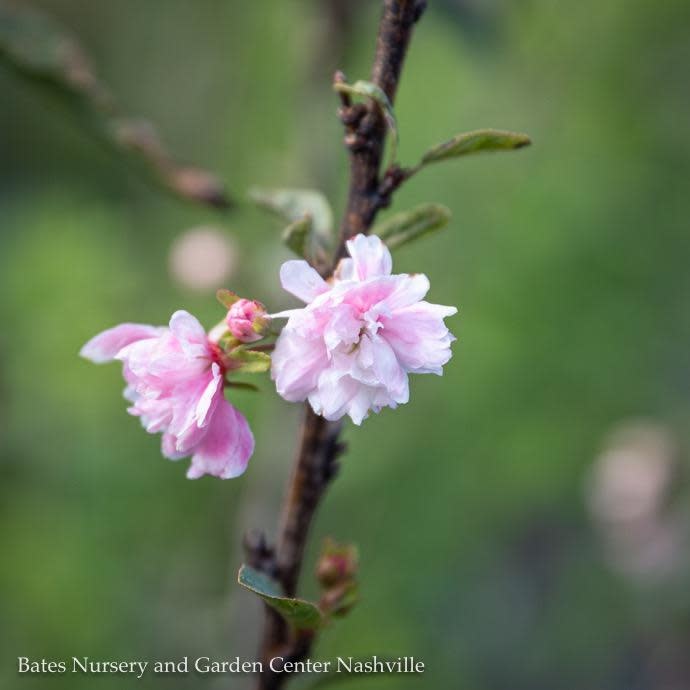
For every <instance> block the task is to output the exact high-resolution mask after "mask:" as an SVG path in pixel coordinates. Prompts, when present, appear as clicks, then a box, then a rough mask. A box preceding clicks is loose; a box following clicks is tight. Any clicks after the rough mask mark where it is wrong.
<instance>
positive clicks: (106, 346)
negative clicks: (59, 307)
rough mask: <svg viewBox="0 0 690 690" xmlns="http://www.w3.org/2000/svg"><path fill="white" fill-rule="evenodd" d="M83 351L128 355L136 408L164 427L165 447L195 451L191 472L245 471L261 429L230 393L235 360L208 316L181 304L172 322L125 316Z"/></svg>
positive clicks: (181, 453) (145, 419) (174, 456)
mask: <svg viewBox="0 0 690 690" xmlns="http://www.w3.org/2000/svg"><path fill="white" fill-rule="evenodd" d="M81 355H82V356H83V357H86V358H87V359H90V360H91V361H92V362H96V363H101V362H109V361H112V360H114V359H116V360H120V361H121V362H122V365H123V366H122V373H123V375H124V378H125V381H126V382H127V387H126V388H125V398H127V400H129V401H130V402H131V406H130V407H129V410H128V411H129V413H130V414H133V415H135V416H137V417H139V418H140V419H141V422H142V424H143V426H144V428H145V429H146V431H148V432H149V433H157V432H161V433H162V434H163V438H162V444H161V448H162V452H163V455H164V456H165V457H167V458H170V459H171V460H178V459H180V458H183V457H186V456H189V455H191V456H192V463H191V465H190V467H189V470H188V471H187V477H189V478H190V479H196V478H197V477H201V476H202V475H204V474H210V475H213V476H215V477H221V478H223V479H227V478H230V477H236V476H238V475H240V474H242V472H244V470H245V468H246V466H247V462H248V461H249V458H250V456H251V454H252V452H253V451H254V437H253V436H252V432H251V430H250V428H249V424H248V423H247V420H246V419H245V418H244V416H243V415H242V414H241V413H240V412H239V411H238V410H237V409H235V408H234V407H233V406H232V405H231V404H230V403H229V402H227V401H226V400H225V397H224V394H223V383H224V376H225V371H226V368H227V360H226V359H225V358H224V357H223V355H222V352H221V351H220V349H219V348H218V346H217V345H216V344H215V343H213V342H212V341H211V340H209V338H208V336H207V335H206V332H205V331H204V329H203V327H202V326H201V324H200V323H199V322H198V321H197V320H196V319H195V318H194V317H193V316H192V315H191V314H188V313H187V312H186V311H176V312H175V313H174V314H173V315H172V317H171V319H170V325H169V327H167V328H165V327H160V328H157V327H154V326H146V325H143V324H134V323H123V324H120V325H119V326H115V327H114V328H111V329H109V330H107V331H104V332H103V333H100V334H99V335H97V336H95V337H94V338H92V339H91V340H89V342H88V343H86V345H84V347H83V348H82V350H81Z"/></svg>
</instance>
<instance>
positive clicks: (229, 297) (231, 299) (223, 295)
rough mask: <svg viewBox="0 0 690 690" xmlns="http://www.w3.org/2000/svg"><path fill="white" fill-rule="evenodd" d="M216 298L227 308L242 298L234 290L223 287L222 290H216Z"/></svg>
mask: <svg viewBox="0 0 690 690" xmlns="http://www.w3.org/2000/svg"><path fill="white" fill-rule="evenodd" d="M216 299H217V300H218V301H219V302H220V303H221V304H222V305H223V306H224V307H225V308H226V309H230V307H231V306H232V305H233V304H235V302H237V301H238V300H239V299H240V296H239V295H237V294H235V293H234V292H232V290H226V289H225V288H221V289H220V290H217V291H216Z"/></svg>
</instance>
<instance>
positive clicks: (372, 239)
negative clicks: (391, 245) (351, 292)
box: [343, 234, 393, 280]
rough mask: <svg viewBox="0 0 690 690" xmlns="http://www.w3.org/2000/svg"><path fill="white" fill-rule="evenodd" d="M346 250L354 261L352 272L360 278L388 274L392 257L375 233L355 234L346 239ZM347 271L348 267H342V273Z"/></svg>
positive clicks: (391, 264)
mask: <svg viewBox="0 0 690 690" xmlns="http://www.w3.org/2000/svg"><path fill="white" fill-rule="evenodd" d="M347 250H348V252H350V256H351V257H352V261H353V263H354V272H355V273H356V275H357V277H358V278H359V279H360V280H366V279H367V278H374V277H376V276H387V275H390V272H391V269H392V267H393V259H392V258H391V253H390V251H389V250H388V247H386V245H385V244H384V243H383V242H382V241H381V238H380V237H378V236H377V235H370V236H369V237H367V236H366V235H362V234H359V235H356V236H355V237H353V238H352V239H351V240H348V242H347ZM349 272H350V271H349V267H347V266H346V267H343V274H348V273H349Z"/></svg>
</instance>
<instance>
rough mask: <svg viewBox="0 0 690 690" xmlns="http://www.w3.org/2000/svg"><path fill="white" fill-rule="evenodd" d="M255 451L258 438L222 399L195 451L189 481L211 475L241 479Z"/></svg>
mask: <svg viewBox="0 0 690 690" xmlns="http://www.w3.org/2000/svg"><path fill="white" fill-rule="evenodd" d="M253 452H254V436H253V435H252V432H251V429H250V428H249V424H248V423H247V420H246V419H245V418H244V416H243V415H242V414H241V413H240V412H238V411H237V410H236V409H235V408H234V407H233V406H232V405H231V404H230V403H229V402H227V400H221V401H220V402H219V403H218V406H217V407H216V409H215V411H214V413H213V417H212V419H211V421H210V423H209V427H208V431H207V432H206V435H205V436H204V438H203V440H202V441H201V443H199V445H198V446H197V447H196V448H195V449H194V455H193V456H192V464H191V465H190V467H189V470H188V471H187V477H188V478H189V479H197V478H199V477H201V476H203V475H204V474H210V475H212V476H214V477H220V478H221V479H230V478H232V477H238V476H239V475H240V474H242V473H243V472H244V470H245V469H246V467H247V463H248V462H249V458H250V457H251V455H252V453H253Z"/></svg>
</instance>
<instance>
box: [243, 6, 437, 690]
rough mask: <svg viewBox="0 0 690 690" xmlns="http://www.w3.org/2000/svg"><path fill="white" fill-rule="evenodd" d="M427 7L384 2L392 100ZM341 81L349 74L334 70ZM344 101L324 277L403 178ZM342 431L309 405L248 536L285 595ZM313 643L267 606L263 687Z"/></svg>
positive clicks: (253, 556)
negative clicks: (291, 458)
mask: <svg viewBox="0 0 690 690" xmlns="http://www.w3.org/2000/svg"><path fill="white" fill-rule="evenodd" d="M425 6H426V2H424V1H423V0H384V3H383V14H382V17H381V22H380V24H379V32H378V38H377V43H376V55H375V58H374V64H373V67H372V71H371V81H373V82H374V83H376V84H377V85H378V86H380V87H381V88H382V89H383V90H384V92H385V93H386V95H387V96H388V99H389V100H390V102H391V103H392V102H393V101H394V99H395V94H396V91H397V87H398V82H399V80H400V73H401V71H402V67H403V62H404V59H405V53H406V51H407V46H408V44H409V41H410V37H411V35H412V29H413V27H414V24H415V22H416V21H417V20H418V19H419V17H420V16H421V14H422V12H423V10H424V8H425ZM336 79H344V77H343V76H341V75H340V74H339V73H337V74H336ZM341 103H342V107H341V110H340V117H341V120H342V122H343V124H344V126H345V130H346V134H345V144H346V146H347V148H348V149H349V151H350V190H349V195H348V202H347V208H346V210H345V214H344V217H343V221H342V225H341V230H340V241H339V246H338V249H337V251H336V252H335V255H334V257H333V261H332V263H331V266H330V271H326V274H327V275H330V274H332V272H333V270H334V269H335V267H336V265H337V263H338V261H339V260H340V258H341V257H342V255H343V253H344V251H345V242H346V241H347V240H348V239H349V238H351V237H353V236H354V235H356V234H357V233H359V232H364V233H366V232H367V231H368V230H369V228H370V227H371V224H372V222H373V221H374V218H375V217H376V214H377V213H378V211H379V210H380V209H381V208H384V207H385V206H387V205H388V203H390V195H391V193H392V191H393V190H394V189H395V187H396V186H397V184H399V182H398V183H397V184H396V183H395V172H394V171H395V170H396V169H397V168H395V167H393V168H391V169H389V170H388V171H386V173H384V174H383V175H382V174H381V161H382V157H383V150H384V145H385V138H386V125H385V121H384V119H383V117H382V115H381V113H380V110H379V109H378V108H377V107H376V106H375V105H374V104H373V103H369V104H363V103H358V104H352V103H351V102H350V100H349V98H347V97H346V96H341ZM340 430H341V423H340V422H329V421H327V420H325V419H324V418H323V417H319V416H318V415H316V414H315V413H314V412H313V411H312V410H311V408H310V407H309V405H308V404H306V405H305V408H304V416H303V421H302V430H301V435H300V442H299V447H298V450H297V455H296V459H295V465H294V469H293V473H292V476H291V478H290V481H289V485H288V492H287V496H286V499H285V504H284V506H283V512H282V517H281V522H280V528H279V531H278V536H277V541H276V547H275V550H273V549H270V547H268V546H267V545H266V542H265V540H264V538H263V536H261V537H258V538H256V537H255V538H254V539H253V540H249V541H246V542H245V547H246V549H247V553H248V558H249V560H250V563H251V564H252V565H253V566H254V567H258V568H260V569H262V570H263V571H264V572H266V573H267V574H269V575H271V576H272V577H274V578H275V579H277V580H278V581H279V582H280V584H281V585H282V587H283V590H284V592H285V594H286V595H287V596H294V595H295V593H296V590H297V583H298V580H299V575H300V571H301V568H302V562H303V560H304V552H305V548H306V544H307V539H308V536H309V531H310V526H311V523H312V521H313V518H314V514H315V512H316V510H317V508H318V506H319V503H320V501H321V499H322V498H323V496H324V494H325V491H326V489H327V487H328V485H329V483H330V481H331V480H332V479H333V477H334V476H335V474H336V472H337V457H338V455H339V454H340V453H342V452H343V450H344V446H343V444H342V443H341V442H340V441H339V440H338V437H339V434H340ZM313 641H314V639H313V635H312V634H311V633H310V634H304V633H301V634H296V633H293V632H292V631H291V630H290V628H289V627H288V625H287V624H286V622H285V621H284V620H283V619H282V618H281V617H280V616H279V615H278V614H277V613H276V612H275V611H273V610H272V609H269V608H268V607H266V620H265V626H264V631H263V636H262V641H261V650H260V654H261V660H262V662H263V669H264V670H263V673H262V674H261V675H260V676H259V678H258V684H257V688H258V690H279V689H280V688H281V687H282V686H283V685H284V684H285V683H286V682H287V680H288V678H289V677H290V675H292V674H285V673H278V672H273V671H271V669H270V667H269V661H270V660H271V659H274V658H276V657H278V656H280V657H283V658H284V659H285V660H286V661H298V660H302V659H305V658H306V657H307V656H308V655H309V653H310V651H311V648H312V644H313Z"/></svg>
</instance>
